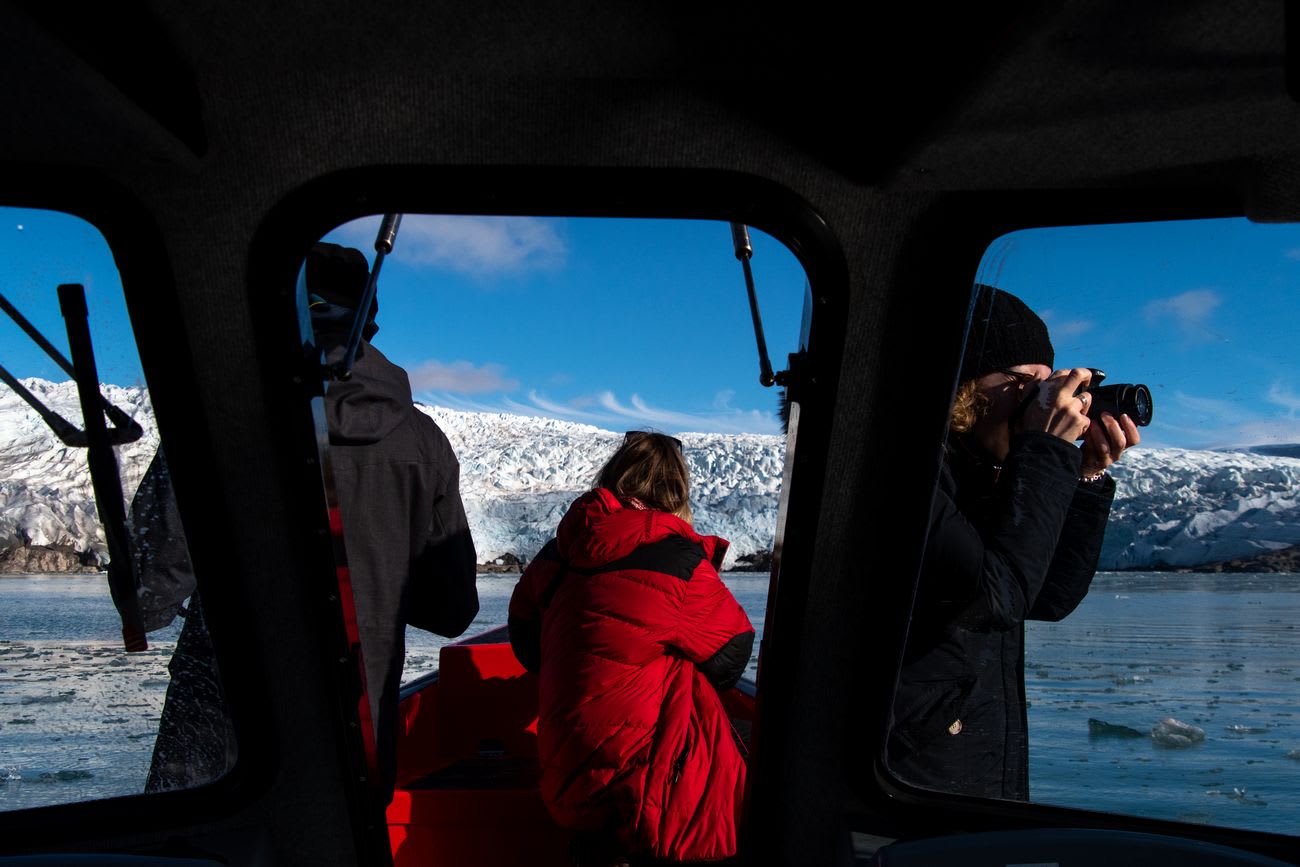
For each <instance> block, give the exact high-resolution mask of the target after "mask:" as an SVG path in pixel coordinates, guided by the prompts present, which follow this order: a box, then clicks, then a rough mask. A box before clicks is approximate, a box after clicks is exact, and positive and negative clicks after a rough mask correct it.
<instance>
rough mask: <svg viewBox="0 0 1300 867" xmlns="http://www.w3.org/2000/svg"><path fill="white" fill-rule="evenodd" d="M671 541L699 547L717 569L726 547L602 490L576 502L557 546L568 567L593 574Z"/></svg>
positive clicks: (558, 535) (671, 518) (671, 517)
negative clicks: (682, 539) (678, 538)
mask: <svg viewBox="0 0 1300 867" xmlns="http://www.w3.org/2000/svg"><path fill="white" fill-rule="evenodd" d="M669 536H682V537H685V538H687V539H690V540H691V541H692V542H696V543H698V544H699V545H701V546H702V547H703V548H704V556H705V557H706V558H707V559H708V560H709V562H710V563H712V564H713V567H714V568H715V569H718V568H720V567H721V565H722V558H723V557H724V556H726V553H727V548H728V547H729V546H730V543H729V542H728V541H727V540H726V539H723V538H721V537H720V536H701V535H700V534H699V533H697V532H695V529H694V528H693V527H691V525H690V524H688V523H686V522H685V521H683V520H682V519H681V518H679V517H677V516H676V515H671V514H669V513H667V512H660V511H657V510H655V509H634V508H631V507H629V506H625V505H624V504H623V502H622V501H621V500H619V498H618V497H616V496H614V494H613V492H612V491H609V490H607V489H605V488H596V489H595V490H592V491H588V492H587V493H585V494H583V495H582V496H581V497H579V498H578V499H577V500H575V501H574V503H573V505H572V506H570V507H569V511H568V512H567V513H566V514H565V516H564V518H563V520H561V521H560V527H559V529H558V530H557V531H556V533H555V540H556V546H557V547H558V549H559V554H560V557H561V558H563V559H564V560H565V561H566V562H568V563H569V564H570V565H572V566H575V567H577V568H579V569H594V568H597V567H600V566H604V565H606V564H608V563H613V562H614V561H616V560H621V559H622V558H624V557H626V556H627V555H628V554H631V553H632V552H633V551H635V550H636V549H637V548H639V547H641V546H642V545H647V544H649V543H651V542H658V541H661V540H663V539H666V538H668V537H669Z"/></svg>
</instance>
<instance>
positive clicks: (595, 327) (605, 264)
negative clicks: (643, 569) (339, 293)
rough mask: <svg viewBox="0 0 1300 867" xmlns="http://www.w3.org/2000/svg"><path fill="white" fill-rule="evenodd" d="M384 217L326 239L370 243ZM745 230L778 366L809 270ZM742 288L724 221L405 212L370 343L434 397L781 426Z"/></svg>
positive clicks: (613, 415) (792, 337) (622, 417)
mask: <svg viewBox="0 0 1300 867" xmlns="http://www.w3.org/2000/svg"><path fill="white" fill-rule="evenodd" d="M377 226H378V220H377V219H370V220H361V221H358V222H356V223H352V224H349V225H347V226H343V227H341V228H340V229H338V230H336V231H335V232H332V233H330V234H329V235H328V236H326V240H331V241H335V242H338V243H343V244H347V245H350V246H355V247H358V248H360V249H362V250H365V251H367V252H368V253H369V254H370V255H372V256H373V253H370V251H372V250H373V244H374V237H375V231H376V228H377ZM751 238H752V240H753V244H754V259H753V268H754V276H755V283H756V285H757V290H758V295H759V303H760V307H761V309H762V312H763V322H764V330H765V332H766V334H767V338H768V344H769V350H770V352H771V354H772V356H773V364H774V365H782V364H783V363H784V360H785V357H786V354H788V353H789V352H792V351H793V350H794V349H795V346H796V342H797V339H798V333H799V320H800V315H801V313H802V309H803V294H804V282H805V278H804V273H803V269H802V268H801V267H800V265H799V263H798V261H797V260H796V259H795V258H794V256H793V255H792V254H791V253H790V252H789V251H788V250H787V249H786V248H785V247H784V246H782V245H781V244H780V243H778V242H776V241H774V240H773V239H772V238H770V237H768V236H767V235H763V234H761V233H759V232H751ZM744 287H745V284H744V278H743V272H742V270H741V266H740V263H739V262H738V261H737V260H736V258H735V254H734V253H733V252H732V245H731V231H730V228H729V227H728V225H727V224H726V223H720V222H707V221H690V220H675V221H665V220H612V219H610V220H597V219H540V218H502V217H438V216H420V215H408V216H406V217H404V218H403V221H402V226H401V230H400V232H399V234H398V238H397V243H396V245H395V246H394V250H393V253H392V255H390V256H389V257H388V258H386V259H385V261H384V267H383V271H382V276H381V278H380V302H379V316H378V320H377V321H378V323H379V326H380V330H379V334H378V335H377V336H376V337H375V340H374V343H375V345H376V346H378V347H380V348H381V349H382V350H383V351H384V352H385V353H386V354H387V355H388V356H389V357H390V358H391V359H392V360H393V361H395V362H397V363H398V364H400V365H402V366H403V367H404V368H406V370H407V371H408V372H409V374H410V376H411V383H412V389H413V390H414V392H415V393H416V396H417V398H419V399H421V400H423V401H425V402H428V403H436V404H439V405H442V406H449V407H452V408H456V409H471V410H489V411H505V412H513V413H520V414H526V415H548V416H554V417H558V418H565V419H569V420H572V421H580V422H587V423H590V424H595V425H598V426H600V427H604V428H610V429H614V430H622V429H627V428H633V427H640V426H652V427H655V428H658V429H661V430H666V431H670V432H678V431H720V432H752V433H776V432H778V430H779V426H778V423H777V421H776V416H775V408H776V402H777V400H776V393H775V390H772V389H764V388H762V387H761V386H759V385H758V357H757V353H756V350H755V346H754V334H753V328H752V325H751V324H750V317H749V307H748V303H747V301H746V297H745V288H744ZM778 369H779V368H778Z"/></svg>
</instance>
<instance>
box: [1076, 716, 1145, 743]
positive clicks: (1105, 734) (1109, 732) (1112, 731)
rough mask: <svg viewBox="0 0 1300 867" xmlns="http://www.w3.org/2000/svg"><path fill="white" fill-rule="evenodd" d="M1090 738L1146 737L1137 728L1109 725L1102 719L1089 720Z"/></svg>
mask: <svg viewBox="0 0 1300 867" xmlns="http://www.w3.org/2000/svg"><path fill="white" fill-rule="evenodd" d="M1088 737H1090V738H1141V737H1146V735H1144V734H1142V732H1140V731H1138V730H1137V729H1135V728H1129V727H1128V726H1122V725H1119V724H1118V723H1109V722H1106V721H1105V720H1101V719H1089V720H1088Z"/></svg>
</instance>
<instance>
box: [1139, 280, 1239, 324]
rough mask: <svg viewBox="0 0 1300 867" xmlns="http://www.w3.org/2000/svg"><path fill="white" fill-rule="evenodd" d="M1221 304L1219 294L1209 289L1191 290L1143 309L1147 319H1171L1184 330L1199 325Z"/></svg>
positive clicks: (1161, 299) (1159, 299) (1221, 300)
mask: <svg viewBox="0 0 1300 867" xmlns="http://www.w3.org/2000/svg"><path fill="white" fill-rule="evenodd" d="M1222 302H1223V298H1222V297H1220V296H1219V293H1217V292H1215V291H1213V290H1211V289H1192V290H1190V291H1188V292H1184V293H1182V294H1181V295H1174V296H1172V297H1170V298H1157V299H1155V300H1154V301H1151V302H1149V303H1148V304H1147V305H1146V307H1144V308H1143V312H1144V313H1146V317H1147V319H1149V320H1151V321H1160V320H1165V319H1173V320H1174V322H1175V323H1177V324H1178V325H1179V326H1180V327H1182V328H1184V329H1188V328H1193V327H1196V326H1199V325H1201V324H1202V323H1204V322H1205V321H1206V320H1207V319H1209V317H1210V314H1211V313H1213V312H1214V310H1215V308H1217V307H1218V306H1219V305H1220V304H1221V303H1222Z"/></svg>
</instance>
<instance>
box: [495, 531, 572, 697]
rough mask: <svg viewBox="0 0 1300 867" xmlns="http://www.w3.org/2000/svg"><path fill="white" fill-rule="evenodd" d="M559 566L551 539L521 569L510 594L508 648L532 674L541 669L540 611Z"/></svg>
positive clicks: (550, 593)
mask: <svg viewBox="0 0 1300 867" xmlns="http://www.w3.org/2000/svg"><path fill="white" fill-rule="evenodd" d="M562 566H563V564H562V563H561V562H560V560H559V557H558V555H556V553H555V540H554V539H552V540H551V541H550V542H548V543H547V544H546V546H545V547H543V548H542V550H541V551H540V552H538V554H537V556H536V557H534V558H533V561H532V562H531V563H529V564H528V566H527V568H525V569H524V574H522V575H520V576H519V583H518V584H516V585H515V590H514V592H513V593H512V594H511V595H510V611H509V619H508V621H507V622H508V624H509V627H510V649H511V650H513V651H514V653H515V658H516V659H518V660H519V664H520V665H522V666H523V667H524V668H526V669H528V670H529V671H531V672H534V673H536V672H539V671H541V668H542V609H543V608H545V607H546V604H547V603H549V601H550V600H549V599H543V597H544V596H550V595H553V594H554V588H555V584H556V582H557V579H558V578H559V573H560V569H561V568H562Z"/></svg>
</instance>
